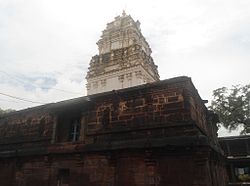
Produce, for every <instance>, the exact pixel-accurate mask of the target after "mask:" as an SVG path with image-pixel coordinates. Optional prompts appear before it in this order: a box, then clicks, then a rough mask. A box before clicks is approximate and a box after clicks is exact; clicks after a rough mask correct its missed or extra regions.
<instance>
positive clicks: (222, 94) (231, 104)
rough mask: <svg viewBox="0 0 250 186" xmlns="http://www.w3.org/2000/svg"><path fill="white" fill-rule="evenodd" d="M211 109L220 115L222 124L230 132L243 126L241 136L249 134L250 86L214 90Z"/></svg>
mask: <svg viewBox="0 0 250 186" xmlns="http://www.w3.org/2000/svg"><path fill="white" fill-rule="evenodd" d="M210 109H211V110H213V111H214V112H215V113H216V114H218V116H219V118H220V123H221V124H222V125H223V126H224V127H226V128H227V129H229V130H230V131H231V130H234V129H236V128H237V127H238V126H239V125H243V127H244V128H243V130H242V131H241V134H246V133H249V132H250V130H249V129H250V84H249V85H245V86H241V85H236V86H232V88H230V89H228V88H226V87H222V88H218V89H216V90H214V91H213V100H212V102H211V106H210Z"/></svg>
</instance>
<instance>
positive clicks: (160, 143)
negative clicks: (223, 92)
mask: <svg viewBox="0 0 250 186" xmlns="http://www.w3.org/2000/svg"><path fill="white" fill-rule="evenodd" d="M216 132H217V128H216V124H215V123H214V122H213V114H211V113H210V112H208V111H207V109H206V107H205V106H204V104H203V101H202V100H201V98H200V97H199V95H198V93H197V91H196V89H195V87H194V86H193V84H192V82H191V79H190V78H188V77H178V78H172V79H168V80H164V81H160V82H156V83H152V84H146V85H141V86H137V87H132V88H127V89H122V90H119V91H110V92H106V93H101V94H95V95H91V96H87V97H81V98H76V99H72V100H66V101H63V102H59V103H54V104H48V105H43V106H39V107H35V108H30V109H26V110H22V111H17V112H14V113H10V114H6V115H4V116H2V117H1V118H0V139H1V141H0V185H3V186H16V185H18V186H34V185H36V186H45V185H46V186H47V185H49V186H55V185H57V186H59V185H60V186H81V185H91V186H100V185H101V186H111V185H112V186H123V185H124V186H128V185H130V186H143V185H145V186H146V185H150V186H153V185H155V186H156V185H157V186H166V185H167V186H168V185H169V186H184V185H185V186H190V185H192V186H211V185H213V186H224V185H226V182H227V174H226V171H225V160H224V155H223V152H222V150H221V148H220V146H219V143H218V140H217V135H216Z"/></svg>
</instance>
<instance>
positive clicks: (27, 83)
mask: <svg viewBox="0 0 250 186" xmlns="http://www.w3.org/2000/svg"><path fill="white" fill-rule="evenodd" d="M0 72H2V73H3V74H6V75H7V76H9V77H10V78H11V79H14V80H16V81H18V82H20V83H22V84H24V85H31V86H33V87H38V88H41V89H47V90H49V89H53V90H57V91H60V92H65V93H70V94H78V95H82V93H80V92H72V91H68V90H63V89H58V88H53V87H44V86H38V85H36V84H33V83H30V82H27V81H26V82H25V81H23V80H20V78H17V77H13V76H12V75H10V74H9V73H7V72H4V71H2V70H0Z"/></svg>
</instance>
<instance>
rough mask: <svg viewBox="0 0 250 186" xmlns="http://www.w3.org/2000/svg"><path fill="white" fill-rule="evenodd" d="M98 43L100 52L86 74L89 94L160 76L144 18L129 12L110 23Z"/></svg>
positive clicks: (157, 78) (137, 83)
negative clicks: (142, 25)
mask: <svg viewBox="0 0 250 186" xmlns="http://www.w3.org/2000/svg"><path fill="white" fill-rule="evenodd" d="M97 45H98V48H99V55H95V56H93V57H92V59H91V61H90V66H89V70H88V73H87V76H86V79H87V85H86V86H87V94H88V95H91V94H96V93H101V92H106V91H111V90H117V89H122V88H127V87H132V86H136V85H141V84H144V83H151V82H155V81H158V80H159V74H158V70H157V66H156V65H155V64H154V61H153V59H152V57H151V49H150V47H149V45H148V43H147V41H146V40H145V38H144V37H143V35H142V33H141V29H140V22H139V21H136V22H135V21H134V20H133V19H132V17H131V16H130V15H126V13H125V12H123V14H122V16H117V17H115V20H114V21H113V22H111V23H108V24H107V27H106V29H105V30H104V31H103V32H102V36H101V39H100V40H99V41H98V42H97Z"/></svg>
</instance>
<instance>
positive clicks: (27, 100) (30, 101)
mask: <svg viewBox="0 0 250 186" xmlns="http://www.w3.org/2000/svg"><path fill="white" fill-rule="evenodd" d="M0 94H1V95H3V96H7V97H10V98H14V99H17V100H21V101H26V102H29V103H38V104H47V103H43V102H38V101H32V100H29V99H26V98H21V97H16V96H12V95H9V94H5V93H2V92H0Z"/></svg>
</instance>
